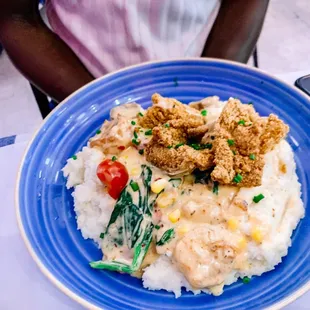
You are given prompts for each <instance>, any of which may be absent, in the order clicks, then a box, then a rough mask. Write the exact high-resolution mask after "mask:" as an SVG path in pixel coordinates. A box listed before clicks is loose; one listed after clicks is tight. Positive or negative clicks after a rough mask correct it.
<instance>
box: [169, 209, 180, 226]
mask: <svg viewBox="0 0 310 310" xmlns="http://www.w3.org/2000/svg"><path fill="white" fill-rule="evenodd" d="M180 217H181V212H180V210H179V209H176V210H174V211H172V212H171V213H169V215H168V219H169V221H170V222H171V223H176V222H177V221H178V220H179V219H180Z"/></svg>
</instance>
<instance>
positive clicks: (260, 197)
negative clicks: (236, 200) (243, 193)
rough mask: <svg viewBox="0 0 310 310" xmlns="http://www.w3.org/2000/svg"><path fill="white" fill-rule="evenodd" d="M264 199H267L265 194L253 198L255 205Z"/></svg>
mask: <svg viewBox="0 0 310 310" xmlns="http://www.w3.org/2000/svg"><path fill="white" fill-rule="evenodd" d="M264 198H265V196H264V195H263V194H259V195H257V196H254V197H253V201H254V202H255V203H259V202H260V201H261V200H262V199H264Z"/></svg>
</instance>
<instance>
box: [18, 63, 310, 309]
mask: <svg viewBox="0 0 310 310" xmlns="http://www.w3.org/2000/svg"><path fill="white" fill-rule="evenodd" d="M154 92H159V93H160V94H162V95H163V96H168V97H175V98H177V99H179V100H180V101H182V102H189V101H193V100H198V99H201V98H203V97H207V96H211V95H218V96H220V98H221V99H223V100H226V99H228V98H229V97H230V96H232V97H238V98H240V99H241V100H242V101H243V102H250V101H252V102H253V103H254V105H255V108H256V109H257V110H258V112H259V113H261V114H262V115H267V114H269V113H271V112H272V113H275V114H277V115H279V116H280V118H281V119H283V120H284V121H285V122H286V123H288V124H289V125H290V127H291V130H290V134H289V137H288V140H289V142H290V144H291V146H292V147H293V149H294V152H295V156H296V162H297V167H298V175H299V178H300V181H301V183H302V192H303V201H304V204H305V207H306V211H307V212H306V217H305V218H304V219H303V220H302V221H301V222H300V224H299V225H298V228H297V229H296V231H295V232H294V235H293V244H292V247H291V248H290V249H289V253H288V255H287V257H285V258H284V259H283V262H282V263H281V264H280V265H279V266H277V267H276V269H275V270H273V271H271V272H268V273H266V274H264V275H263V276H261V277H256V278H254V279H253V280H252V281H251V282H250V284H247V285H245V284H243V283H241V282H240V281H239V282H237V283H235V284H233V285H231V286H229V287H226V288H225V291H224V294H223V295H221V296H219V297H214V296H209V295H205V294H201V295H198V296H194V295H193V294H191V293H187V292H184V294H183V295H182V297H181V298H179V299H175V298H174V295H173V294H171V293H167V292H164V291H148V290H146V289H144V288H143V287H142V284H141V281H140V280H138V279H135V278H132V277H130V276H129V275H122V274H118V273H113V272H109V271H98V270H94V269H91V268H90V267H89V265H88V262H89V261H93V260H97V259H99V258H100V256H101V253H100V251H99V250H98V248H97V247H96V246H95V244H94V243H93V242H91V241H85V240H84V239H83V238H82V236H81V233H80V232H79V231H78V230H77V228H76V222H75V214H74V211H73V201H72V197H71V193H70V192H69V191H67V190H66V188H65V182H66V180H65V178H64V177H63V175H62V172H61V169H62V167H63V166H64V165H65V163H66V159H67V158H69V157H71V156H72V155H73V154H75V153H76V152H77V151H79V150H80V149H81V148H82V147H83V146H84V145H85V144H86V142H87V140H88V139H89V137H91V136H92V135H94V134H95V131H96V130H97V129H98V128H99V127H100V125H101V124H102V122H103V121H104V120H105V119H106V118H108V117H109V110H110V109H111V108H112V107H114V106H116V105H119V104H123V103H126V102H130V101H136V102H138V103H139V104H142V106H144V107H147V106H148V105H150V98H151V95H152V94H153V93H154ZM309 134H310V105H309V100H308V98H307V97H306V96H305V95H303V94H302V93H301V92H299V91H298V90H296V89H294V88H293V87H290V86H288V85H286V84H284V83H283V82H281V81H279V80H277V79H275V78H273V77H271V76H269V75H267V74H265V73H262V72H260V71H258V70H255V69H251V68H249V67H246V66H243V65H240V64H237V63H233V62H224V61H218V60H205V59H187V60H174V61H166V62H152V63H146V64H142V65H139V66H134V67H130V68H128V69H124V70H121V71H118V72H116V73H112V74H109V75H106V76H104V77H102V78H101V79H98V80H96V81H94V82H92V83H90V84H89V85H87V86H85V87H83V88H82V89H80V90H79V91H77V92H76V93H74V94H73V95H72V96H70V97H69V98H68V99H66V100H65V101H64V102H63V103H62V104H61V105H59V106H58V107H57V108H56V109H55V110H54V111H53V112H52V113H51V114H50V115H49V117H48V118H47V119H46V120H45V122H44V123H43V125H42V126H41V128H40V129H39V131H38V132H37V133H36V135H35V137H34V138H33V140H32V142H31V144H30V146H29V147H28V150H27V152H26V155H25V157H24V160H23V163H22V166H21V170H20V173H19V177H18V186H17V193H16V194H17V195H16V200H17V217H18V221H19V226H20V229H21V232H22V235H23V238H24V239H25V242H26V244H27V246H28V249H29V251H30V253H31V255H32V256H33V258H34V260H35V261H36V262H37V264H38V265H39V267H40V268H41V270H42V271H43V272H44V274H45V275H47V277H48V278H49V279H50V280H51V281H52V282H53V283H54V284H56V285H57V286H58V287H59V288H60V289H61V290H62V291H63V292H65V293H66V294H67V295H69V296H70V297H72V298H73V299H75V300H76V301H77V302H79V303H81V304H83V305H84V306H86V307H88V308H95V309H96V308H103V309H113V310H114V309H161V310H162V309H178V310H181V309H191V310H194V309H208V310H212V309H217V310H220V309H247V310H249V309H263V308H271V309H278V308H280V307H282V306H284V305H286V304H288V303H289V302H291V301H293V300H294V299H296V298H297V297H299V296H300V295H302V294H303V293H304V292H305V291H307V290H308V289H309V286H310V281H309V280H310V260H309V256H310V252H309V249H310V217H308V216H307V215H308V212H309V209H310V205H309V200H308V192H307V189H308V188H309V183H310V161H309V154H310V142H309Z"/></svg>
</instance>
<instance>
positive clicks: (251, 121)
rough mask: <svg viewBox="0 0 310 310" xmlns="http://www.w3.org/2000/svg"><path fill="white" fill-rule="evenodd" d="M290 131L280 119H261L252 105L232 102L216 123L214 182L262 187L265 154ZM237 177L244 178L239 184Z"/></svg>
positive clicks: (229, 102)
mask: <svg viewBox="0 0 310 310" xmlns="http://www.w3.org/2000/svg"><path fill="white" fill-rule="evenodd" d="M288 130H289V128H288V126H287V125H285V124H284V123H283V122H282V121H281V120H279V119H278V117H277V116H275V115H273V114H271V115H270V116H269V117H268V118H267V119H266V118H262V117H260V116H259V115H258V114H257V113H256V112H255V110H254V108H253V107H252V105H243V104H241V102H240V101H239V100H237V99H229V101H228V103H227V104H226V106H225V108H224V109H223V111H222V113H221V115H220V117H219V119H218V121H217V122H216V124H215V135H216V141H215V143H214V147H213V150H214V157H215V160H214V162H215V168H214V170H213V172H212V174H211V177H212V179H213V180H214V181H218V182H220V183H221V184H231V185H237V186H242V187H252V186H259V185H260V184H261V178H262V173H263V167H264V158H263V155H264V154H265V153H266V152H269V151H271V150H272V149H273V148H274V147H275V145H276V144H277V143H279V142H280V140H281V139H282V138H284V137H285V136H286V134H287V133H288ZM208 137H209V136H208ZM205 139H206V137H204V138H203V139H202V141H204V140H205ZM237 174H239V175H241V176H242V180H241V181H239V182H236V181H235V180H234V177H235V175H237Z"/></svg>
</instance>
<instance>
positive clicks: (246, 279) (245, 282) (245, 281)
mask: <svg viewBox="0 0 310 310" xmlns="http://www.w3.org/2000/svg"><path fill="white" fill-rule="evenodd" d="M250 281H251V279H250V278H249V277H244V278H243V279H242V282H243V283H244V284H248V283H250Z"/></svg>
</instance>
